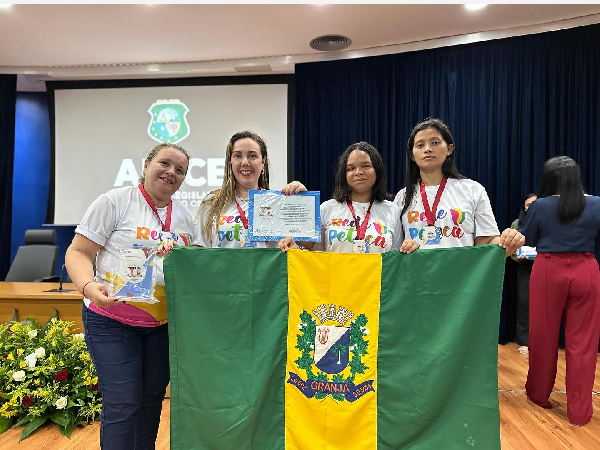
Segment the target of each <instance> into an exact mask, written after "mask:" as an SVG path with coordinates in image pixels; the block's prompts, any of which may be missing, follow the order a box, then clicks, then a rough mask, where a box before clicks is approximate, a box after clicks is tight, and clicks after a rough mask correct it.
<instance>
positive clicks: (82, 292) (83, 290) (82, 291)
mask: <svg viewBox="0 0 600 450" xmlns="http://www.w3.org/2000/svg"><path fill="white" fill-rule="evenodd" d="M93 282H94V280H92V281H88V282H87V283H85V284H84V285H83V289H82V290H81V294H82V295H83V296H84V297H85V287H86V286H87V285H88V284H90V283H93Z"/></svg>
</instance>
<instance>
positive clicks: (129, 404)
mask: <svg viewBox="0 0 600 450" xmlns="http://www.w3.org/2000/svg"><path fill="white" fill-rule="evenodd" d="M188 164H189V155H188V154H187V152H186V151H185V150H184V149H183V148H182V147H180V146H178V145H174V144H167V143H162V144H159V145H157V146H156V147H154V148H153V149H152V150H151V151H150V153H149V154H148V156H147V158H146V161H145V163H144V172H143V175H142V177H141V179H140V184H139V185H138V186H128V187H122V188H118V189H113V190H111V191H108V192H107V193H105V194H102V195H100V196H99V197H98V198H97V199H96V200H95V201H94V202H93V203H92V204H91V205H90V207H89V208H88V210H87V211H86V213H85V215H84V216H83V219H82V220H81V223H80V224H79V225H78V226H77V228H76V230H75V233H76V234H75V237H74V238H73V242H72V243H71V245H70V247H69V248H68V250H67V252H66V255H65V262H66V265H67V269H68V271H69V275H70V276H71V279H72V280H73V282H74V283H75V286H77V289H78V290H79V292H81V293H82V294H83V296H84V302H85V306H84V307H83V313H82V316H83V317H82V318H83V325H84V328H85V341H86V344H87V347H88V350H89V352H90V354H91V356H92V360H93V362H94V365H95V367H96V371H97V373H98V384H99V388H100V391H101V392H102V415H101V421H102V423H101V425H100V445H101V447H102V448H103V449H133V448H147V449H151V448H154V443H155V440H156V435H157V432H158V424H159V421H160V413H161V411H162V401H163V398H164V395H165V391H166V388H167V384H168V383H169V342H168V329H167V305H166V297H165V288H164V279H163V274H162V260H161V259H159V258H156V257H154V258H153V263H152V266H151V267H149V266H148V267H145V266H140V265H138V264H139V263H140V262H139V261H138V262H136V263H134V262H133V261H132V260H131V259H130V260H127V261H126V262H127V263H128V264H126V265H125V264H124V262H123V260H122V257H123V254H124V252H125V253H127V254H128V255H129V256H131V255H132V254H133V253H134V252H137V253H136V254H137V255H138V256H139V255H140V254H141V255H142V256H144V255H145V254H155V253H156V250H157V249H158V250H159V253H162V254H163V256H164V255H166V253H168V251H169V250H170V249H171V248H172V246H173V245H186V246H189V245H192V244H195V242H194V239H193V235H194V221H193V218H192V216H191V214H190V213H189V212H188V210H187V209H186V208H185V207H184V206H183V205H182V204H181V203H179V202H178V201H177V200H173V199H172V198H171V197H172V196H173V194H174V193H175V192H177V190H178V189H179V187H180V186H181V183H182V182H183V180H184V178H185V175H186V173H187V169H188ZM142 249H143V250H142ZM94 259H96V274H95V276H94V272H93V269H92V261H93V260H94ZM122 263H123V264H122ZM131 266H133V268H134V269H137V270H140V271H141V272H140V273H142V272H143V274H144V275H143V277H142V278H143V280H147V279H148V275H149V274H151V276H150V278H152V276H154V281H155V286H154V289H153V291H152V292H150V294H149V295H151V296H152V297H153V298H155V299H158V300H159V301H158V302H154V303H152V304H150V303H140V302H133V301H132V302H127V303H125V302H122V301H119V299H118V298H117V297H116V296H114V297H113V296H109V288H108V284H111V283H121V282H122V281H123V280H130V278H129V277H128V275H129V273H128V272H127V269H128V268H129V269H131ZM135 266H137V267H135ZM121 268H124V269H125V271H121ZM136 273H137V271H136ZM137 275H139V273H137ZM134 278H135V276H134ZM132 300H133V299H132ZM136 300H138V299H136Z"/></svg>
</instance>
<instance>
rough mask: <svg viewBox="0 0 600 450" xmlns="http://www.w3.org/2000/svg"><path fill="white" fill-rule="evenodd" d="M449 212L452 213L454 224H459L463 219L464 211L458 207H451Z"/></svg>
mask: <svg viewBox="0 0 600 450" xmlns="http://www.w3.org/2000/svg"><path fill="white" fill-rule="evenodd" d="M450 214H451V215H452V222H454V225H460V224H461V223H463V222H464V221H465V213H464V212H462V211H461V210H460V209H458V208H451V209H450Z"/></svg>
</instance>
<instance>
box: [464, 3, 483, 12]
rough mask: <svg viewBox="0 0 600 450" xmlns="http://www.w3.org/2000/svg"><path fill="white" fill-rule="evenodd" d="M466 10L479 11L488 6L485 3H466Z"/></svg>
mask: <svg viewBox="0 0 600 450" xmlns="http://www.w3.org/2000/svg"><path fill="white" fill-rule="evenodd" d="M464 6H465V8H467V9H468V10H469V11H479V10H480V9H483V8H485V7H486V6H487V3H486V4H483V3H465V5H464Z"/></svg>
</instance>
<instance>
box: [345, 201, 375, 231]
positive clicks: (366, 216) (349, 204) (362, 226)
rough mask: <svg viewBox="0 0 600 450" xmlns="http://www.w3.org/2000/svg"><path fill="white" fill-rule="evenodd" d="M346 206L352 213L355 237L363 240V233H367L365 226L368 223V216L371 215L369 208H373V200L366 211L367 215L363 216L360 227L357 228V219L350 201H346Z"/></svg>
mask: <svg viewBox="0 0 600 450" xmlns="http://www.w3.org/2000/svg"><path fill="white" fill-rule="evenodd" d="M346 204H347V205H348V209H349V210H350V212H351V213H352V218H353V219H354V224H355V225H356V237H357V239H364V238H365V233H366V232H367V225H368V223H369V215H371V207H372V206H373V200H371V203H369V209H367V214H365V218H364V219H363V223H362V225H360V226H359V224H358V219H357V218H356V216H355V215H354V207H353V206H352V202H351V201H350V200H346Z"/></svg>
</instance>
